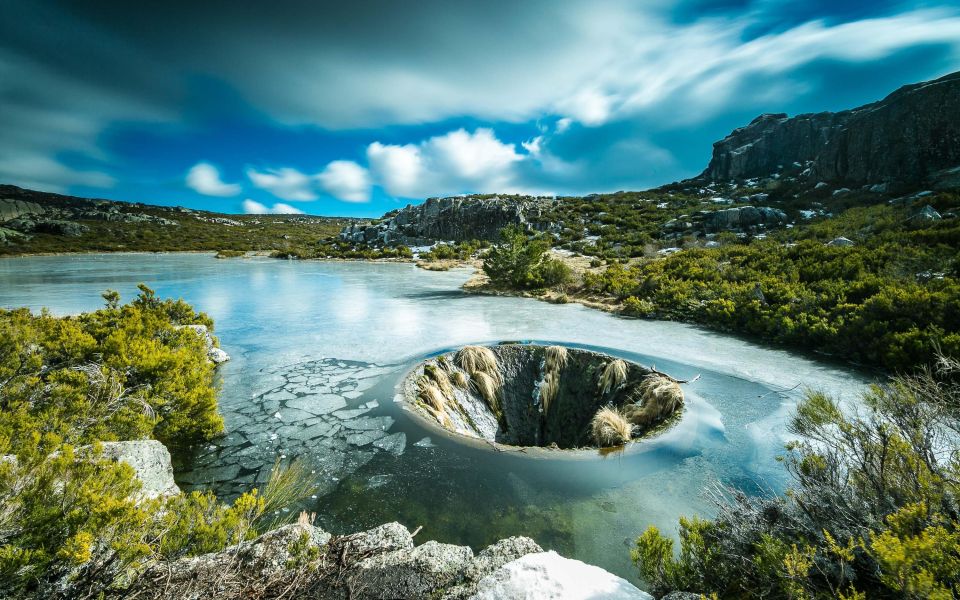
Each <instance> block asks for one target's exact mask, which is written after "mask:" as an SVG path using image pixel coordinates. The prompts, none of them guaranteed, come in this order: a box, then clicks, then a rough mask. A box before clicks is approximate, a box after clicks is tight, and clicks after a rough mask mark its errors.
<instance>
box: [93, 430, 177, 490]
mask: <svg viewBox="0 0 960 600" xmlns="http://www.w3.org/2000/svg"><path fill="white" fill-rule="evenodd" d="M102 445H103V456H104V458H108V459H110V460H115V461H120V462H125V463H127V464H128V465H130V466H131V467H133V470H134V473H136V476H137V479H139V480H140V482H141V483H142V484H143V488H142V489H141V490H140V493H141V494H142V495H143V496H144V497H147V498H156V497H158V496H176V495H177V494H179V493H180V488H179V487H177V484H176V482H175V481H174V480H173V466H172V465H171V463H170V452H169V451H168V450H167V447H166V446H164V445H163V444H162V443H160V442H158V441H157V440H136V441H129V442H103V444H102Z"/></svg>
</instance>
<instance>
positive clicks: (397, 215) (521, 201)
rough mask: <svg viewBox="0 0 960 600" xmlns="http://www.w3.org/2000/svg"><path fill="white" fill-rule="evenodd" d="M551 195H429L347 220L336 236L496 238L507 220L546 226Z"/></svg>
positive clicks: (382, 241)
mask: <svg viewBox="0 0 960 600" xmlns="http://www.w3.org/2000/svg"><path fill="white" fill-rule="evenodd" d="M554 202H555V200H553V199H552V198H538V197H530V196H523V197H502V198H501V197H499V196H495V197H492V198H491V197H478V196H467V197H456V198H430V199H428V200H427V201H426V202H424V203H423V204H420V205H418V206H407V207H405V208H403V209H400V210H398V211H395V212H392V213H387V214H386V215H385V216H384V219H383V220H381V221H380V222H378V223H376V224H352V225H349V226H348V227H346V228H344V229H343V231H341V232H340V239H342V240H344V241H347V242H353V243H358V244H370V245H386V246H395V245H399V244H403V245H406V246H426V245H430V244H432V243H434V242H436V241H438V240H445V241H446V240H452V241H465V240H474V239H477V240H491V241H492V240H497V239H499V234H500V230H501V229H503V228H504V227H506V226H507V225H513V224H526V225H528V226H531V227H533V228H534V229H540V230H546V229H549V223H547V222H546V213H547V209H548V208H549V207H550V206H552V205H553V203H554Z"/></svg>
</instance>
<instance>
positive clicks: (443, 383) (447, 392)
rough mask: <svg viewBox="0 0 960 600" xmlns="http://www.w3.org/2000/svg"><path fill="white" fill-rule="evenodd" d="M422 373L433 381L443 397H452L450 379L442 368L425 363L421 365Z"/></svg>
mask: <svg viewBox="0 0 960 600" xmlns="http://www.w3.org/2000/svg"><path fill="white" fill-rule="evenodd" d="M423 372H424V374H425V375H426V376H427V377H429V378H430V379H432V380H433V382H434V383H435V384H436V385H437V387H438V388H440V391H441V392H443V395H444V396H447V397H450V396H452V395H453V385H451V384H450V377H449V376H448V375H447V372H446V371H444V370H443V368H442V367H440V366H437V365H432V364H430V363H427V364H425V365H423Z"/></svg>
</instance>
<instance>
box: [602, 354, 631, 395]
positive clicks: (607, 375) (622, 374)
mask: <svg viewBox="0 0 960 600" xmlns="http://www.w3.org/2000/svg"><path fill="white" fill-rule="evenodd" d="M626 379H627V363H625V362H624V361H622V360H620V359H619V358H615V359H613V360H611V361H610V362H608V363H607V366H605V367H604V368H603V373H602V374H601V375H600V393H601V394H608V393H610V390H613V389H616V388H617V387H619V386H620V385H621V384H622V383H623V382H624V381H626Z"/></svg>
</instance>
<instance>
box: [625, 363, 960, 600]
mask: <svg viewBox="0 0 960 600" xmlns="http://www.w3.org/2000/svg"><path fill="white" fill-rule="evenodd" d="M864 403H865V405H866V407H867V409H868V411H869V412H868V413H866V414H864V415H852V416H848V415H846V414H844V412H843V411H842V410H841V408H840V406H839V405H838V404H837V403H836V402H835V401H833V400H831V399H830V398H827V397H826V396H824V395H822V394H816V393H812V394H810V395H809V396H808V397H807V399H806V400H805V401H804V402H802V403H801V404H800V405H799V407H798V408H797V413H796V415H795V417H794V418H793V421H792V423H791V433H792V434H794V435H796V436H798V441H795V442H791V443H790V444H788V446H787V449H788V451H789V454H788V456H787V457H786V458H785V464H786V466H787V469H788V472H789V473H790V474H791V476H792V479H793V484H794V487H793V489H791V491H790V493H789V494H787V495H786V496H785V497H773V498H768V499H762V498H750V497H748V496H746V495H744V494H742V493H739V492H736V491H731V492H730V496H729V500H727V501H725V502H722V503H721V504H720V506H719V513H718V515H717V517H716V518H715V519H713V520H712V521H699V520H694V521H687V520H681V522H680V552H679V555H674V553H673V547H672V542H671V541H670V540H669V539H667V538H665V537H664V536H663V535H662V534H660V533H659V532H658V531H657V530H656V529H655V528H651V529H648V530H647V531H646V532H645V533H644V534H643V535H642V536H640V538H639V539H638V540H637V545H636V549H635V550H634V552H633V560H634V561H635V562H636V564H637V567H638V569H639V571H640V575H641V577H643V578H644V579H645V580H646V581H647V582H648V583H649V584H650V585H651V586H652V588H653V590H654V591H655V592H657V593H663V592H666V591H669V590H686V591H694V592H698V593H704V594H710V593H715V594H717V595H718V596H719V597H720V598H743V597H763V598H775V599H776V598H784V599H787V598H866V597H869V598H911V599H917V600H919V599H921V598H942V599H945V600H946V599H950V598H954V597H955V594H956V593H958V592H960V509H958V506H960V460H958V459H960V446H958V443H957V438H956V434H957V432H958V431H960V362H958V361H956V360H953V359H948V358H941V359H939V364H938V365H937V367H936V368H935V369H933V370H928V371H924V372H923V373H921V374H919V375H913V376H901V377H899V378H897V379H895V380H893V381H892V382H891V383H890V384H889V385H887V386H885V387H876V388H874V389H873V390H872V391H871V392H869V393H868V394H867V395H866V396H865V397H864Z"/></svg>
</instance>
